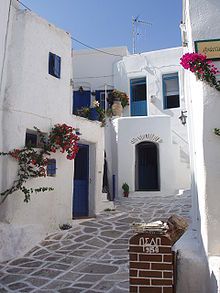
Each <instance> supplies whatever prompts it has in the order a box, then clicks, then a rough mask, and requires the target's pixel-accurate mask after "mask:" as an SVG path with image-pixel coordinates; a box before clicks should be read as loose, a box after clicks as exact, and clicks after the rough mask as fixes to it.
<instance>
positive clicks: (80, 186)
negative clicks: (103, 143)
mask: <svg viewBox="0 0 220 293" xmlns="http://www.w3.org/2000/svg"><path fill="white" fill-rule="evenodd" d="M72 211H73V218H79V217H88V215H89V146H88V145H85V144H79V151H78V153H77V156H76V158H75V160H74V187H73V208H72Z"/></svg>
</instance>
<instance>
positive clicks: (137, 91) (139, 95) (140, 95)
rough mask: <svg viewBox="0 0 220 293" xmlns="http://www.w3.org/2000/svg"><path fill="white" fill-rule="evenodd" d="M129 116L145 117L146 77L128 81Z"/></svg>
mask: <svg viewBox="0 0 220 293" xmlns="http://www.w3.org/2000/svg"><path fill="white" fill-rule="evenodd" d="M130 95H131V101H130V104H131V116H147V85H146V77H143V78H135V79H131V80H130Z"/></svg>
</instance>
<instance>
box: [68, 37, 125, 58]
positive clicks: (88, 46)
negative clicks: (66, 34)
mask: <svg viewBox="0 0 220 293" xmlns="http://www.w3.org/2000/svg"><path fill="white" fill-rule="evenodd" d="M71 39H72V40H73V41H75V42H77V43H79V44H81V45H83V46H85V47H87V48H89V49H92V50H95V51H98V52H101V53H104V54H107V55H112V56H116V57H124V56H122V55H118V54H113V53H109V52H106V51H103V50H100V49H97V48H95V47H92V46H90V45H87V44H85V43H83V42H81V41H79V40H77V39H76V38H73V37H71Z"/></svg>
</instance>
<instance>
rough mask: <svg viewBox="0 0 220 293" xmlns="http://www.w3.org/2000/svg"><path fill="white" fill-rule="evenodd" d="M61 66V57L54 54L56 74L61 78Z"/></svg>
mask: <svg viewBox="0 0 220 293" xmlns="http://www.w3.org/2000/svg"><path fill="white" fill-rule="evenodd" d="M60 68H61V58H60V57H59V56H57V55H54V74H55V76H56V77H58V78H60Z"/></svg>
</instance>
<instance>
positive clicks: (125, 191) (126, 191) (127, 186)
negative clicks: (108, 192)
mask: <svg viewBox="0 0 220 293" xmlns="http://www.w3.org/2000/svg"><path fill="white" fill-rule="evenodd" d="M122 189H123V194H124V197H128V195H129V185H128V184H127V183H126V182H125V183H123V184H122Z"/></svg>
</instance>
